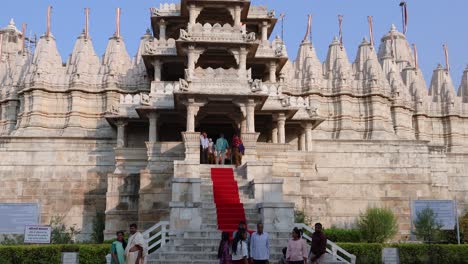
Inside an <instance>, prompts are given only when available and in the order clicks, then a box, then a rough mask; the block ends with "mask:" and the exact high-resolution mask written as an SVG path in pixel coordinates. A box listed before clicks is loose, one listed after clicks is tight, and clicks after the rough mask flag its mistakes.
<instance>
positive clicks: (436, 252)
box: [391, 244, 468, 264]
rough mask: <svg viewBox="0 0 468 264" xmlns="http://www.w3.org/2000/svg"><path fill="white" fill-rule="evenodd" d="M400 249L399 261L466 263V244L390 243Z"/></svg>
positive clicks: (443, 263)
mask: <svg viewBox="0 0 468 264" xmlns="http://www.w3.org/2000/svg"><path fill="white" fill-rule="evenodd" d="M391 246H393V247H397V248H399V250H400V262H401V263H421V264H426V263H428V264H429V263H437V264H458V263H460V264H461V263H468V246H466V245H438V244H398V245H391Z"/></svg>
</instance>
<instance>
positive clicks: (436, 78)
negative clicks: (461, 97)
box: [429, 64, 455, 103]
mask: <svg viewBox="0 0 468 264" xmlns="http://www.w3.org/2000/svg"><path fill="white" fill-rule="evenodd" d="M429 95H430V96H432V101H433V102H445V103H454V102H453V100H454V98H455V88H454V86H453V83H452V78H451V77H450V74H449V73H448V71H447V69H445V68H444V67H443V66H442V65H441V64H439V65H438V66H437V68H436V69H435V70H434V73H433V75H432V80H431V86H430V87H429Z"/></svg>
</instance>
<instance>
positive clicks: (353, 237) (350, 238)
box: [324, 227, 361, 243]
mask: <svg viewBox="0 0 468 264" xmlns="http://www.w3.org/2000/svg"><path fill="white" fill-rule="evenodd" d="M324 233H325V235H326V236H327V238H328V239H329V240H331V241H333V242H348V243H359V242H361V233H360V232H359V230H357V229H341V228H333V227H332V228H328V229H324Z"/></svg>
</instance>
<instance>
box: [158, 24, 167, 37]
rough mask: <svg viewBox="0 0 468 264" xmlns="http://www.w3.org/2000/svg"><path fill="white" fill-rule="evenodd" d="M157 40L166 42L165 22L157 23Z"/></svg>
mask: <svg viewBox="0 0 468 264" xmlns="http://www.w3.org/2000/svg"><path fill="white" fill-rule="evenodd" d="M159 40H160V41H166V21H165V20H164V19H161V20H160V21H159Z"/></svg>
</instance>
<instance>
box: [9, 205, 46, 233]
mask: <svg viewBox="0 0 468 264" xmlns="http://www.w3.org/2000/svg"><path fill="white" fill-rule="evenodd" d="M38 224H39V205H38V204H32V203H0V234H23V233H24V226H25V225H38Z"/></svg>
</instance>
